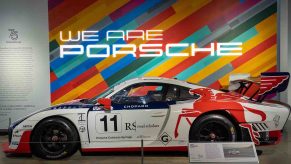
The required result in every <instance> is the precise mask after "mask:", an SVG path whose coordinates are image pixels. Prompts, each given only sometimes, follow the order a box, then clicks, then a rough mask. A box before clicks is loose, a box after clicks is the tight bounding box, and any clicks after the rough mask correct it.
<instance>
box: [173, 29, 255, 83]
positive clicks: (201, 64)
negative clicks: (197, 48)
mask: <svg viewBox="0 0 291 164" xmlns="http://www.w3.org/2000/svg"><path fill="white" fill-rule="evenodd" d="M257 34H258V32H257V30H256V29H255V27H253V28H250V29H249V30H247V31H245V32H244V33H242V34H241V35H239V36H238V37H236V38H234V39H233V40H232V41H231V42H238V41H240V42H246V41H247V40H249V39H251V38H252V37H254V36H255V35H257ZM219 58H221V57H217V56H209V55H208V56H207V57H205V58H203V59H201V60H199V61H198V62H197V63H195V64H193V65H192V66H190V67H189V68H187V69H185V70H184V71H183V72H181V73H179V74H178V75H177V76H176V77H177V78H178V79H179V80H186V79H188V78H189V77H191V76H192V75H194V74H195V73H197V72H199V71H201V70H202V69H204V68H205V67H206V66H208V65H209V64H211V63H213V62H214V61H216V60H217V59H219Z"/></svg>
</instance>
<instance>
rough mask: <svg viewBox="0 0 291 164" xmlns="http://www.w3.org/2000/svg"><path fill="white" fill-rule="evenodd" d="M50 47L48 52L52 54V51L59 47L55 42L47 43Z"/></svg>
mask: <svg viewBox="0 0 291 164" xmlns="http://www.w3.org/2000/svg"><path fill="white" fill-rule="evenodd" d="M49 44H50V45H49V46H50V52H52V51H53V50H55V49H57V48H58V47H59V44H58V42H57V41H56V40H53V41H51V42H50V43H49Z"/></svg>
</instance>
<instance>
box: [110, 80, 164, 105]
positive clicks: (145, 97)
mask: <svg viewBox="0 0 291 164" xmlns="http://www.w3.org/2000/svg"><path fill="white" fill-rule="evenodd" d="M163 90H164V85H162V84H151V83H142V84H136V85H132V86H129V87H127V88H125V89H122V90H120V91H119V92H117V93H116V94H115V95H113V96H112V97H111V100H112V102H113V103H116V104H149V103H151V102H161V101H162V100H163Z"/></svg>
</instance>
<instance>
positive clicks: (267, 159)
mask: <svg viewBox="0 0 291 164" xmlns="http://www.w3.org/2000/svg"><path fill="white" fill-rule="evenodd" d="M6 139H7V136H0V142H4V141H6ZM258 149H260V150H263V154H262V155H261V156H259V160H260V163H262V164H290V163H291V121H288V123H287V125H286V127H285V129H284V134H283V139H282V142H281V143H280V144H278V145H272V146H265V147H258ZM0 157H1V159H0V164H2V163H3V164H4V163H5V164H6V163H7V164H37V163H41V164H45V163H58V164H62V163H70V164H77V163H78V164H140V163H141V157H140V156H139V154H138V153H136V154H131V155H125V154H101V155H95V156H81V155H80V153H76V154H75V155H74V156H72V157H70V158H67V159H64V160H58V161H47V160H42V159H39V158H37V157H6V156H5V154H4V153H3V152H2V151H1V152H0ZM144 163H145V164H157V163H159V164H183V163H189V160H188V157H187V154H173V153H167V152H164V153H159V154H153V153H151V154H148V153H147V154H145V157H144Z"/></svg>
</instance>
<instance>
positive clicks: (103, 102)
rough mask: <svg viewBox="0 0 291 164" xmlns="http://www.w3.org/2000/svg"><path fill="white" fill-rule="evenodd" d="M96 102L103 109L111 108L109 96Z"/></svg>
mask: <svg viewBox="0 0 291 164" xmlns="http://www.w3.org/2000/svg"><path fill="white" fill-rule="evenodd" d="M97 103H98V104H99V105H101V106H103V108H104V110H111V99H109V98H100V99H98V100H97Z"/></svg>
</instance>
